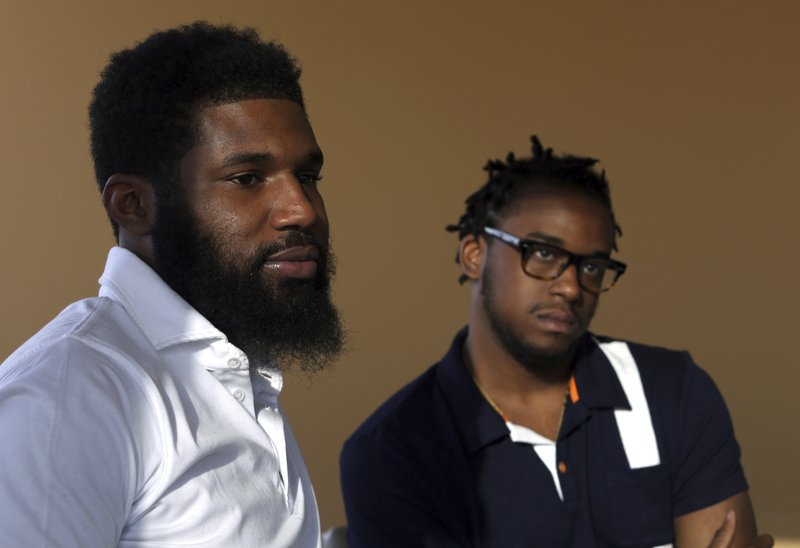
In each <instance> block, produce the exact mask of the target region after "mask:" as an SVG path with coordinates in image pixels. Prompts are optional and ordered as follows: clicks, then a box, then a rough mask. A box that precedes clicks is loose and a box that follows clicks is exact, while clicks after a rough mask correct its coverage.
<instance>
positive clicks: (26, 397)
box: [0, 339, 140, 548]
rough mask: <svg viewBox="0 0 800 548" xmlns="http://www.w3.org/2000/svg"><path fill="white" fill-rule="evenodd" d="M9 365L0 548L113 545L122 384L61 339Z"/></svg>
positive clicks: (131, 487)
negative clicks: (0, 540)
mask: <svg viewBox="0 0 800 548" xmlns="http://www.w3.org/2000/svg"><path fill="white" fill-rule="evenodd" d="M20 361H21V363H20ZM17 362H18V363H14V364H12V367H13V369H10V370H7V371H4V372H3V373H4V375H3V378H2V382H0V440H1V441H0V463H1V464H0V538H2V539H3V540H2V544H3V546H4V547H8V548H18V547H19V548H23V547H25V548H31V547H44V546H47V547H64V548H67V547H71V548H74V547H76V546H87V547H88V546H91V547H98V548H100V547H113V546H116V545H117V541H118V539H119V538H120V534H121V531H122V529H123V527H124V526H125V523H126V518H127V515H128V512H129V509H130V507H131V504H132V500H133V496H134V493H135V477H136V473H135V461H136V457H135V454H136V452H135V448H134V445H133V436H132V433H131V425H132V417H133V416H134V415H136V413H137V410H135V409H134V408H135V406H136V405H137V402H134V401H131V399H130V397H129V393H130V386H126V385H125V381H124V380H123V379H121V378H120V377H119V375H118V374H116V373H115V372H114V370H113V368H111V367H108V364H106V363H104V361H103V356H102V355H101V354H98V353H93V352H91V351H87V349H86V348H85V347H84V346H82V345H81V344H79V343H76V342H74V341H70V340H69V339H67V340H64V341H61V342H59V343H57V344H55V345H54V346H52V347H50V348H48V349H45V350H40V351H38V352H34V353H33V354H32V355H30V356H28V357H24V356H22V357H19V358H17ZM5 367H9V365H8V364H6V365H4V368H5ZM139 403H140V402H139Z"/></svg>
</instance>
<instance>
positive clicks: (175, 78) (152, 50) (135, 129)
mask: <svg viewBox="0 0 800 548" xmlns="http://www.w3.org/2000/svg"><path fill="white" fill-rule="evenodd" d="M256 98H269V99H286V100H289V101H293V102H295V103H297V104H298V105H300V106H301V107H302V108H303V109H304V110H305V104H304V102H303V92H302V89H301V87H300V68H299V66H298V64H297V62H296V61H295V59H293V58H292V57H291V56H290V55H289V53H288V52H287V51H286V50H285V49H284V48H283V46H281V45H280V44H278V43H275V42H262V41H261V39H260V38H259V36H258V34H257V32H256V31H255V30H254V29H250V28H247V29H239V28H235V27H233V26H228V25H225V26H215V25H210V24H208V23H206V22H203V21H198V22H195V23H193V24H190V25H184V26H181V27H177V28H174V29H169V30H165V31H160V32H156V33H155V34H152V35H151V36H149V37H148V38H147V39H146V40H144V41H143V42H140V43H138V44H136V45H135V46H134V47H132V48H130V49H125V50H122V51H119V52H117V53H115V54H113V55H112V56H111V59H110V61H109V63H108V65H107V66H106V67H105V69H104V70H103V72H102V74H101V77H100V82H99V83H98V84H97V86H96V87H95V88H94V92H93V94H92V101H91V104H90V105H89V125H90V130H91V151H92V158H93V160H94V172H95V178H96V180H97V184H98V186H99V188H100V192H102V191H103V188H104V187H105V184H106V181H107V180H108V178H109V177H110V176H111V175H113V174H115V173H130V174H135V175H139V176H142V177H144V178H146V179H148V180H149V181H150V182H151V183H152V184H153V186H154V188H155V190H156V193H157V195H161V196H165V195H166V194H167V193H169V192H170V189H169V188H168V187H169V185H170V183H171V182H172V181H173V180H175V179H176V178H177V174H178V171H177V170H178V163H179V161H180V159H181V158H182V157H183V156H184V155H185V154H186V153H187V152H188V151H189V149H191V148H192V146H194V144H195V143H196V139H197V135H196V132H197V130H196V126H195V117H196V114H197V112H198V111H199V110H200V109H201V108H203V107H206V106H209V105H215V104H224V103H230V102H235V101H241V100H245V99H256ZM111 224H112V227H113V229H114V235H115V236H116V237H117V238H118V237H119V227H118V226H117V225H116V223H114V221H111Z"/></svg>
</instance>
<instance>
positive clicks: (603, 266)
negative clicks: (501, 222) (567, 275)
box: [524, 244, 618, 291]
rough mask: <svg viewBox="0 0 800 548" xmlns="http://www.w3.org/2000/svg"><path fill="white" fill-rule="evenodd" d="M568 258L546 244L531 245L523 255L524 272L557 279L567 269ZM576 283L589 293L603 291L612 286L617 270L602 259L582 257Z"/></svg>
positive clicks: (577, 266)
mask: <svg viewBox="0 0 800 548" xmlns="http://www.w3.org/2000/svg"><path fill="white" fill-rule="evenodd" d="M569 262H570V256H569V255H567V254H565V253H564V252H563V251H561V250H560V249H558V248H554V247H551V246H549V245H547V244H533V245H532V246H530V247H529V248H528V249H527V253H526V254H525V263H524V270H525V272H527V273H528V274H530V275H531V276H534V277H536V278H542V279H545V280H553V279H555V278H557V277H558V276H559V275H561V273H562V272H563V271H564V270H565V269H566V268H567V266H568V263H569ZM577 263H578V264H577V265H576V268H577V269H578V281H579V282H580V284H581V285H582V286H583V287H584V288H586V289H588V290H590V291H605V290H606V289H608V288H610V287H611V286H612V285H614V282H615V281H616V279H617V276H618V275H617V270H616V268H614V265H613V263H611V262H610V261H607V260H605V259H602V258H591V257H584V258H582V259H578V260H577Z"/></svg>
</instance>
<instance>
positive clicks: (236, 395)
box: [233, 388, 245, 401]
mask: <svg viewBox="0 0 800 548" xmlns="http://www.w3.org/2000/svg"><path fill="white" fill-rule="evenodd" d="M233 397H234V398H236V399H237V400H239V401H244V398H245V396H244V391H242V390H239V389H238V388H237V389H236V390H234V391H233Z"/></svg>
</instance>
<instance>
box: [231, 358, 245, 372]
mask: <svg viewBox="0 0 800 548" xmlns="http://www.w3.org/2000/svg"><path fill="white" fill-rule="evenodd" d="M241 365H242V360H240V359H239V358H231V359H229V360H228V367H230V368H231V369H239V367H241Z"/></svg>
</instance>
